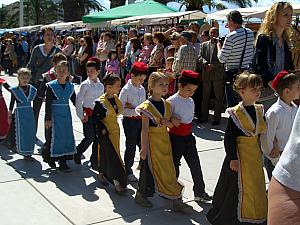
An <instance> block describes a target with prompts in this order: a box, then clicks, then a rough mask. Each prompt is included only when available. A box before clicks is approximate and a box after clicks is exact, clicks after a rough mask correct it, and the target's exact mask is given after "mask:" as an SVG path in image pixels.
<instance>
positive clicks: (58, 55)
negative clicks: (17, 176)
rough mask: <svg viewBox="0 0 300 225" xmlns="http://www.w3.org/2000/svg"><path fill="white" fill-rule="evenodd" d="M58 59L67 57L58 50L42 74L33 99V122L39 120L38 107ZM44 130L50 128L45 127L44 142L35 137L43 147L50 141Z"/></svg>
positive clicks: (63, 59) (64, 59) (41, 102)
mask: <svg viewBox="0 0 300 225" xmlns="http://www.w3.org/2000/svg"><path fill="white" fill-rule="evenodd" d="M60 61H67V57H66V56H65V55H64V54H63V53H61V52H59V53H56V54H55V55H54V56H53V58H52V65H53V67H52V68H50V70H48V71H47V72H46V73H44V74H42V77H43V81H42V83H41V84H40V86H39V89H38V92H37V97H36V98H35V100H34V103H33V104H34V107H35V115H34V116H35V122H36V124H38V120H39V114H40V109H41V107H42V104H43V101H44V99H45V97H46V90H47V83H48V82H50V81H53V80H56V72H55V67H56V65H57V64H58V63H59V62H60ZM46 131H50V129H48V130H47V129H45V134H44V135H45V139H46V143H45V144H44V143H43V142H42V141H41V140H39V139H37V140H36V144H37V145H38V146H40V147H44V145H45V146H46V145H47V142H48V141H50V140H48V137H50V136H49V134H46Z"/></svg>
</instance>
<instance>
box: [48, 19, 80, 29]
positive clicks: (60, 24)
mask: <svg viewBox="0 0 300 225" xmlns="http://www.w3.org/2000/svg"><path fill="white" fill-rule="evenodd" d="M45 27H52V28H53V29H55V30H66V29H72V28H79V27H85V23H83V22H82V21H74V22H62V21H59V22H55V23H51V24H49V25H46V26H45Z"/></svg>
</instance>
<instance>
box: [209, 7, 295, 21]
mask: <svg viewBox="0 0 300 225" xmlns="http://www.w3.org/2000/svg"><path fill="white" fill-rule="evenodd" d="M292 6H293V9H294V14H300V4H292ZM268 9H270V6H268V7H251V8H238V9H224V10H221V11H217V12H214V13H211V14H207V16H206V19H209V20H211V19H214V20H226V16H227V15H228V14H229V13H230V12H231V11H232V10H238V11H240V13H241V14H242V16H243V17H244V18H259V19H263V18H264V16H265V14H266V12H267V11H268Z"/></svg>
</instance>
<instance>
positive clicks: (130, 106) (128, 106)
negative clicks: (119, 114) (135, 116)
mask: <svg viewBox="0 0 300 225" xmlns="http://www.w3.org/2000/svg"><path fill="white" fill-rule="evenodd" d="M125 108H127V109H133V108H134V107H133V105H131V104H130V103H129V102H126V103H125Z"/></svg>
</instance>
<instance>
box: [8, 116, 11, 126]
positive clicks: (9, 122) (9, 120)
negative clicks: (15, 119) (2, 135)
mask: <svg viewBox="0 0 300 225" xmlns="http://www.w3.org/2000/svg"><path fill="white" fill-rule="evenodd" d="M7 122H8V124H9V125H11V116H8V119H7Z"/></svg>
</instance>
